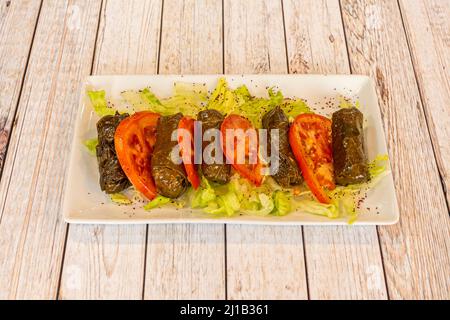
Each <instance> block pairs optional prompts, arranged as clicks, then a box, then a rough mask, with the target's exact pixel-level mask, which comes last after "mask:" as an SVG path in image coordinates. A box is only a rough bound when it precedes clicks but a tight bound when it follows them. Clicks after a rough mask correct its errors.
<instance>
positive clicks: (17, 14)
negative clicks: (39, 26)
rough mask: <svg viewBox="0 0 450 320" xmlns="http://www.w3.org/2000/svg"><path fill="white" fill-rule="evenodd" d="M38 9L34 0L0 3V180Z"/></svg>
mask: <svg viewBox="0 0 450 320" xmlns="http://www.w3.org/2000/svg"><path fill="white" fill-rule="evenodd" d="M40 6H41V2H40V1H33V0H31V1H30V0H28V1H26V0H25V1H14V2H11V1H6V0H2V1H0V43H1V46H0V56H1V57H3V58H2V59H0V75H1V76H0V176H1V172H2V168H3V163H4V160H5V155H6V146H7V144H8V140H9V137H10V135H11V130H12V127H13V123H14V113H15V111H16V106H17V102H18V100H19V94H20V90H21V87H22V82H23V77H24V73H25V67H26V63H27V59H28V55H29V53H30V48H31V42H32V39H33V34H34V30H35V28H36V22H37V19H38V14H39V8H40ZM0 198H3V195H2V196H1V197H0Z"/></svg>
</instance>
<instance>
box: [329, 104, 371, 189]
mask: <svg viewBox="0 0 450 320" xmlns="http://www.w3.org/2000/svg"><path fill="white" fill-rule="evenodd" d="M331 131H332V149H333V165H334V176H335V181H336V184H338V185H344V186H345V185H349V184H355V183H362V182H366V181H368V180H369V172H368V166H367V157H366V154H365V151H364V136H363V114H362V113H361V112H360V111H359V110H358V109H356V108H343V109H341V110H339V111H336V112H335V113H333V116H332V129H331Z"/></svg>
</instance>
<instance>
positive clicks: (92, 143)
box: [83, 138, 98, 156]
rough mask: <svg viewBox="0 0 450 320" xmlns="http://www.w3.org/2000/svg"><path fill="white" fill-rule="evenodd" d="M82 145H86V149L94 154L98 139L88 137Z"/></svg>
mask: <svg viewBox="0 0 450 320" xmlns="http://www.w3.org/2000/svg"><path fill="white" fill-rule="evenodd" d="M83 144H84V146H85V147H86V149H87V150H88V152H89V153H90V154H91V155H93V156H95V155H96V148H97V145H98V139H97V138H94V139H88V140H86V141H85V142H84V143H83Z"/></svg>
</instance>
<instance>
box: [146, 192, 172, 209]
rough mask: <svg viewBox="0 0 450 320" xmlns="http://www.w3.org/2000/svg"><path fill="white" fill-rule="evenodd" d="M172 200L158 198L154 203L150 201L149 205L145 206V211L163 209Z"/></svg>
mask: <svg viewBox="0 0 450 320" xmlns="http://www.w3.org/2000/svg"><path fill="white" fill-rule="evenodd" d="M170 201H171V200H170V199H169V198H166V197H163V196H157V197H156V198H154V199H153V200H152V201H150V202H149V203H147V204H146V205H145V206H144V209H145V210H147V211H149V210H152V209H155V208H158V207H161V206H163V205H165V204H167V203H169V202H170Z"/></svg>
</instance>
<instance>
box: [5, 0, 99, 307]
mask: <svg viewBox="0 0 450 320" xmlns="http://www.w3.org/2000/svg"><path fill="white" fill-rule="evenodd" d="M99 10H100V1H91V2H89V3H87V2H85V1H81V0H79V1H70V2H69V1H50V2H45V3H44V4H43V6H42V10H41V14H40V18H39V23H38V26H37V29H36V36H35V40H34V43H33V48H32V51H31V56H30V61H29V65H28V71H27V74H26V77H25V82H24V87H23V91H22V95H21V97H20V102H19V106H18V110H17V117H16V121H17V128H16V129H15V130H14V131H13V135H12V137H11V145H10V152H8V154H7V158H6V162H5V167H4V175H3V179H2V180H1V182H0V194H2V195H3V194H5V198H4V201H2V203H1V204H0V207H1V208H2V219H1V223H0V270H1V271H2V272H1V275H0V288H2V290H1V291H0V297H1V298H33V299H39V298H41V299H50V298H55V297H56V292H57V288H58V280H59V269H60V266H61V260H62V256H63V247H64V239H65V231H66V226H65V224H64V223H63V222H62V216H61V212H60V208H61V202H62V195H63V192H62V190H63V189H64V176H65V172H66V163H67V159H68V155H69V151H70V141H71V136H72V127H73V123H74V119H75V114H76V112H77V105H78V98H79V90H80V82H81V79H82V78H83V77H84V76H85V75H86V74H88V73H89V71H90V68H91V61H92V60H91V59H92V52H93V48H94V42H95V32H96V30H97V21H98V14H99Z"/></svg>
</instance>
